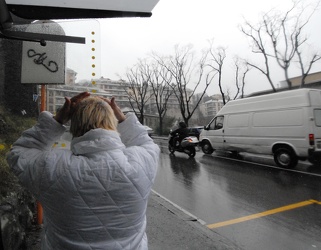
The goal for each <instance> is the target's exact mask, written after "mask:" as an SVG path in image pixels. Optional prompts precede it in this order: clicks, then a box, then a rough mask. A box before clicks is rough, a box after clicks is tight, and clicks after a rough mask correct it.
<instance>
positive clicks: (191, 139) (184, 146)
mask: <svg viewBox="0 0 321 250" xmlns="http://www.w3.org/2000/svg"><path fill="white" fill-rule="evenodd" d="M178 138H179V135H178V134H176V135H175V136H172V135H169V138H168V150H169V152H170V153H171V154H174V152H175V151H177V152H182V153H185V154H187V155H188V156H189V157H194V156H195V154H196V149H195V147H196V146H197V145H198V139H197V137H195V136H188V137H185V138H184V139H183V140H182V141H181V143H179V140H178ZM175 139H176V140H175ZM174 141H175V144H176V145H173V143H174Z"/></svg>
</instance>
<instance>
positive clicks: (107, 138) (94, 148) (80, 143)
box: [70, 128, 125, 155]
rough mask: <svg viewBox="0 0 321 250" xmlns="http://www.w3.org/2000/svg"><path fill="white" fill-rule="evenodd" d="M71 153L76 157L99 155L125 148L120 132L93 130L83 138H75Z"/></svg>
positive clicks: (72, 142)
mask: <svg viewBox="0 0 321 250" xmlns="http://www.w3.org/2000/svg"><path fill="white" fill-rule="evenodd" d="M70 148H71V151H72V152H73V153H74V154H76V155H84V154H90V153H97V152H99V151H109V150H115V149H121V148H125V145H124V144H123V143H122V142H121V140H120V138H119V135H118V132H116V131H111V130H106V129H101V128H98V129H92V130H90V131H88V132H87V133H85V134H84V135H83V136H80V137H76V138H73V139H72V141H71V146H70Z"/></svg>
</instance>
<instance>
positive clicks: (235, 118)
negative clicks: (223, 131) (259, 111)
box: [227, 113, 250, 128]
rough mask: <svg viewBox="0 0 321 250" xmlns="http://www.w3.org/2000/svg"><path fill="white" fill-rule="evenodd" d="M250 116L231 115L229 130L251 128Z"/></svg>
mask: <svg viewBox="0 0 321 250" xmlns="http://www.w3.org/2000/svg"><path fill="white" fill-rule="evenodd" d="M249 116H250V115H249V114H244V113H243V114H233V115H229V117H228V121H227V123H228V124H227V126H228V127H229V128H242V127H248V126H249Z"/></svg>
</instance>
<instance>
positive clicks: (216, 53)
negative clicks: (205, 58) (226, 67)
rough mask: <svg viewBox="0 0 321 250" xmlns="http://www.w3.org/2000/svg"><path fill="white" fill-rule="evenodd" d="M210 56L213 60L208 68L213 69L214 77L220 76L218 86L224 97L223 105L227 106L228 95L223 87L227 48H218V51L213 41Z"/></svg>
mask: <svg viewBox="0 0 321 250" xmlns="http://www.w3.org/2000/svg"><path fill="white" fill-rule="evenodd" d="M209 54H210V56H211V58H210V59H209V63H208V64H207V66H209V67H210V68H211V72H212V73H213V74H214V75H218V86H219V88H220V92H221V95H222V100H223V104H224V105H225V104H226V94H225V93H224V91H223V87H222V73H223V64H224V60H225V58H226V48H223V47H218V48H216V49H214V48H213V40H212V41H210V49H209Z"/></svg>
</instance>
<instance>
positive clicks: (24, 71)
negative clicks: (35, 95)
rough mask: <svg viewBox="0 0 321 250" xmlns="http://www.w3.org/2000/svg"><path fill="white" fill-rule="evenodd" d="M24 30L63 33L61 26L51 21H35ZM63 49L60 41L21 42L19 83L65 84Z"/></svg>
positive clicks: (63, 45)
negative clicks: (42, 42) (44, 44)
mask: <svg viewBox="0 0 321 250" xmlns="http://www.w3.org/2000/svg"><path fill="white" fill-rule="evenodd" d="M26 32H33V33H44V34H55V35H65V32H64V30H63V29H62V27H61V26H60V25H59V24H57V23H55V22H53V21H37V22H36V23H32V24H30V26H28V28H27V29H26ZM65 51H66V44H65V43H62V42H49V41H48V42H46V46H41V45H40V44H39V43H35V42H23V45H22V66H21V83H26V84H28V83H32V84H65Z"/></svg>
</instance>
